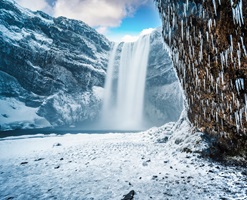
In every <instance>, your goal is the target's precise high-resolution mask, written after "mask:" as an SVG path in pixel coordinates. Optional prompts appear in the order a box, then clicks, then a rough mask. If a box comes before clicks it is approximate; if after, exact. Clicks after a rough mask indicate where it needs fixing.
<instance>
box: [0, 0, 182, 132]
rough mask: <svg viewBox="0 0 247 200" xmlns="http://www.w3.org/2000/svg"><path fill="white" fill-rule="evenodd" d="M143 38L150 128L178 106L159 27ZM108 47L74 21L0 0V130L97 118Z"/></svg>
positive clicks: (171, 118) (175, 115)
mask: <svg viewBox="0 0 247 200" xmlns="http://www.w3.org/2000/svg"><path fill="white" fill-rule="evenodd" d="M150 41H151V45H150V54H149V64H148V70H147V74H148V75H147V83H146V92H145V113H146V116H147V118H148V119H149V121H151V125H162V124H164V123H165V122H169V121H176V120H177V119H178V117H179V115H180V113H181V110H182V107H183V103H182V97H181V91H180V86H179V84H178V81H177V77H176V75H175V72H174V69H173V67H172V62H171V60H170V58H169V56H168V52H167V47H166V45H165V44H164V43H163V39H162V34H161V29H157V30H155V31H153V33H152V34H151V37H150ZM112 46H113V45H112V43H111V42H110V41H108V40H107V39H106V38H105V37H104V36H103V35H100V34H99V33H97V32H96V31H95V30H94V29H93V28H91V27H89V26H88V25H86V24H85V23H83V22H81V21H77V20H72V19H67V18H64V17H58V18H53V17H50V16H48V15H47V14H45V13H43V12H40V11H37V12H32V11H30V10H28V9H24V8H22V7H20V6H19V5H18V4H16V3H15V2H14V1H13V0H2V1H1V4H0V49H1V50H0V58H1V59H0V103H1V106H0V130H8V129H21V128H39V127H47V126H61V125H69V126H70V125H76V124H77V123H81V122H83V121H95V120H96V119H97V118H99V116H100V111H101V104H102V100H103V92H104V89H103V87H104V82H105V76H106V68H107V64H108V59H109V54H110V51H111V49H112ZM120 46H121V45H120Z"/></svg>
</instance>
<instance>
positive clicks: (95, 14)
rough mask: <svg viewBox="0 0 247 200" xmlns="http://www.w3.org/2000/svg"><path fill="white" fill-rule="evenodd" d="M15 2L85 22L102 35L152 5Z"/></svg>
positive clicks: (92, 0)
mask: <svg viewBox="0 0 247 200" xmlns="http://www.w3.org/2000/svg"><path fill="white" fill-rule="evenodd" d="M15 1H16V2H17V3H19V4H20V5H21V6H23V7H26V8H29V9H31V10H42V11H44V12H46V13H48V14H50V15H52V16H54V17H59V16H65V17H68V18H72V19H78V20H81V21H84V22H85V23H87V24H88V25H90V26H93V27H95V28H96V30H97V31H98V32H99V33H102V34H106V33H108V29H109V28H112V27H118V26H120V25H121V22H122V20H123V19H124V18H125V17H127V16H132V15H133V14H134V13H135V11H136V9H137V8H138V7H139V6H141V5H144V4H147V3H151V2H150V1H151V0H53V1H54V2H53V3H54V4H53V6H51V5H49V4H48V3H47V1H46V0H15ZM50 1H52V0H50ZM130 37H131V36H126V38H129V39H130Z"/></svg>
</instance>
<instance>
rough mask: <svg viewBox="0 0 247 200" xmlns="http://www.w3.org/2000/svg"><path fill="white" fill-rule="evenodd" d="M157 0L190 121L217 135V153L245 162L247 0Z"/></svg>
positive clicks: (201, 128)
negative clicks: (238, 157)
mask: <svg viewBox="0 0 247 200" xmlns="http://www.w3.org/2000/svg"><path fill="white" fill-rule="evenodd" d="M156 2H157V6H158V9H159V12H160V14H161V16H162V21H163V36H164V40H165V42H166V43H167V44H168V45H169V46H170V48H171V55H172V59H173V62H174V67H175V69H176V71H177V75H178V77H179V79H180V82H181V84H182V87H183V89H184V92H185V96H186V98H187V102H186V103H187V106H188V117H189V119H190V121H191V122H192V123H193V124H194V126H196V127H197V128H198V129H199V130H201V131H203V132H205V133H206V134H209V135H210V137H213V138H214V139H215V141H214V143H212V149H214V150H212V151H211V156H212V157H218V158H219V157H220V158H225V156H226V155H230V156H235V155H238V156H241V157H242V158H243V160H245V161H246V160H247V51H246V46H247V39H246V35H247V26H246V24H247V1H243V0H236V1H232V2H233V4H232V5H231V1H229V0H228V1H212V0H204V1H196V0H188V1H184V0H161V1H159V0H156ZM187 2H188V4H187ZM219 2H221V3H219ZM234 13H238V14H234Z"/></svg>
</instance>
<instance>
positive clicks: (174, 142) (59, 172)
mask: <svg viewBox="0 0 247 200" xmlns="http://www.w3.org/2000/svg"><path fill="white" fill-rule="evenodd" d="M178 125H179V126H178ZM157 141H159V142H157ZM205 147H206V145H205V144H203V141H202V140H201V137H200V133H196V132H195V133H193V134H192V130H191V128H190V126H189V125H188V122H187V121H186V120H184V121H183V122H181V123H180V124H174V123H169V124H166V125H165V126H163V127H161V128H153V129H150V130H148V131H146V132H141V133H121V134H111V133H109V134H77V135H71V134H66V135H63V136H57V135H49V136H44V135H36V136H22V137H10V138H4V139H1V140H0V199H25V200H27V199H83V200H93V199H94V200H108V199H110V200H115V199H116V200H120V199H122V198H123V195H126V194H127V193H129V192H130V191H131V190H134V191H135V196H134V199H139V200H146V199H155V200H165V199H174V200H179V199H191V200H199V199H200V200H201V199H213V200H215V199H234V200H236V199H247V185H246V183H247V177H246V174H247V171H245V169H242V168H237V167H229V166H228V167H225V166H222V165H220V164H217V163H213V162H211V161H208V160H205V159H202V158H200V156H199V154H197V153H195V151H200V150H201V149H203V148H205Z"/></svg>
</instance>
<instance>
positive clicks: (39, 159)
mask: <svg viewBox="0 0 247 200" xmlns="http://www.w3.org/2000/svg"><path fill="white" fill-rule="evenodd" d="M41 160H44V158H38V159H35V160H34V161H35V162H37V161H41Z"/></svg>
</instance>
